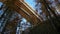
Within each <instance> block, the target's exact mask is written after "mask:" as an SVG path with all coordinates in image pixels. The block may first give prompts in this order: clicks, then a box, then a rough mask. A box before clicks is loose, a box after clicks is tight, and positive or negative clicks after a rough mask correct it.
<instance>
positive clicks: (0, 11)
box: [0, 2, 3, 15]
mask: <svg viewBox="0 0 60 34" xmlns="http://www.w3.org/2000/svg"><path fill="white" fill-rule="evenodd" d="M2 4H3V3H2V2H0V8H1V5H2ZM2 13H3V10H0V15H1V14H2Z"/></svg>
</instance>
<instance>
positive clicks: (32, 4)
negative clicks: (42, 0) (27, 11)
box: [25, 0, 35, 8]
mask: <svg viewBox="0 0 60 34" xmlns="http://www.w3.org/2000/svg"><path fill="white" fill-rule="evenodd" d="M25 2H27V3H28V4H29V5H30V6H31V7H32V8H35V2H34V0H25Z"/></svg>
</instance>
